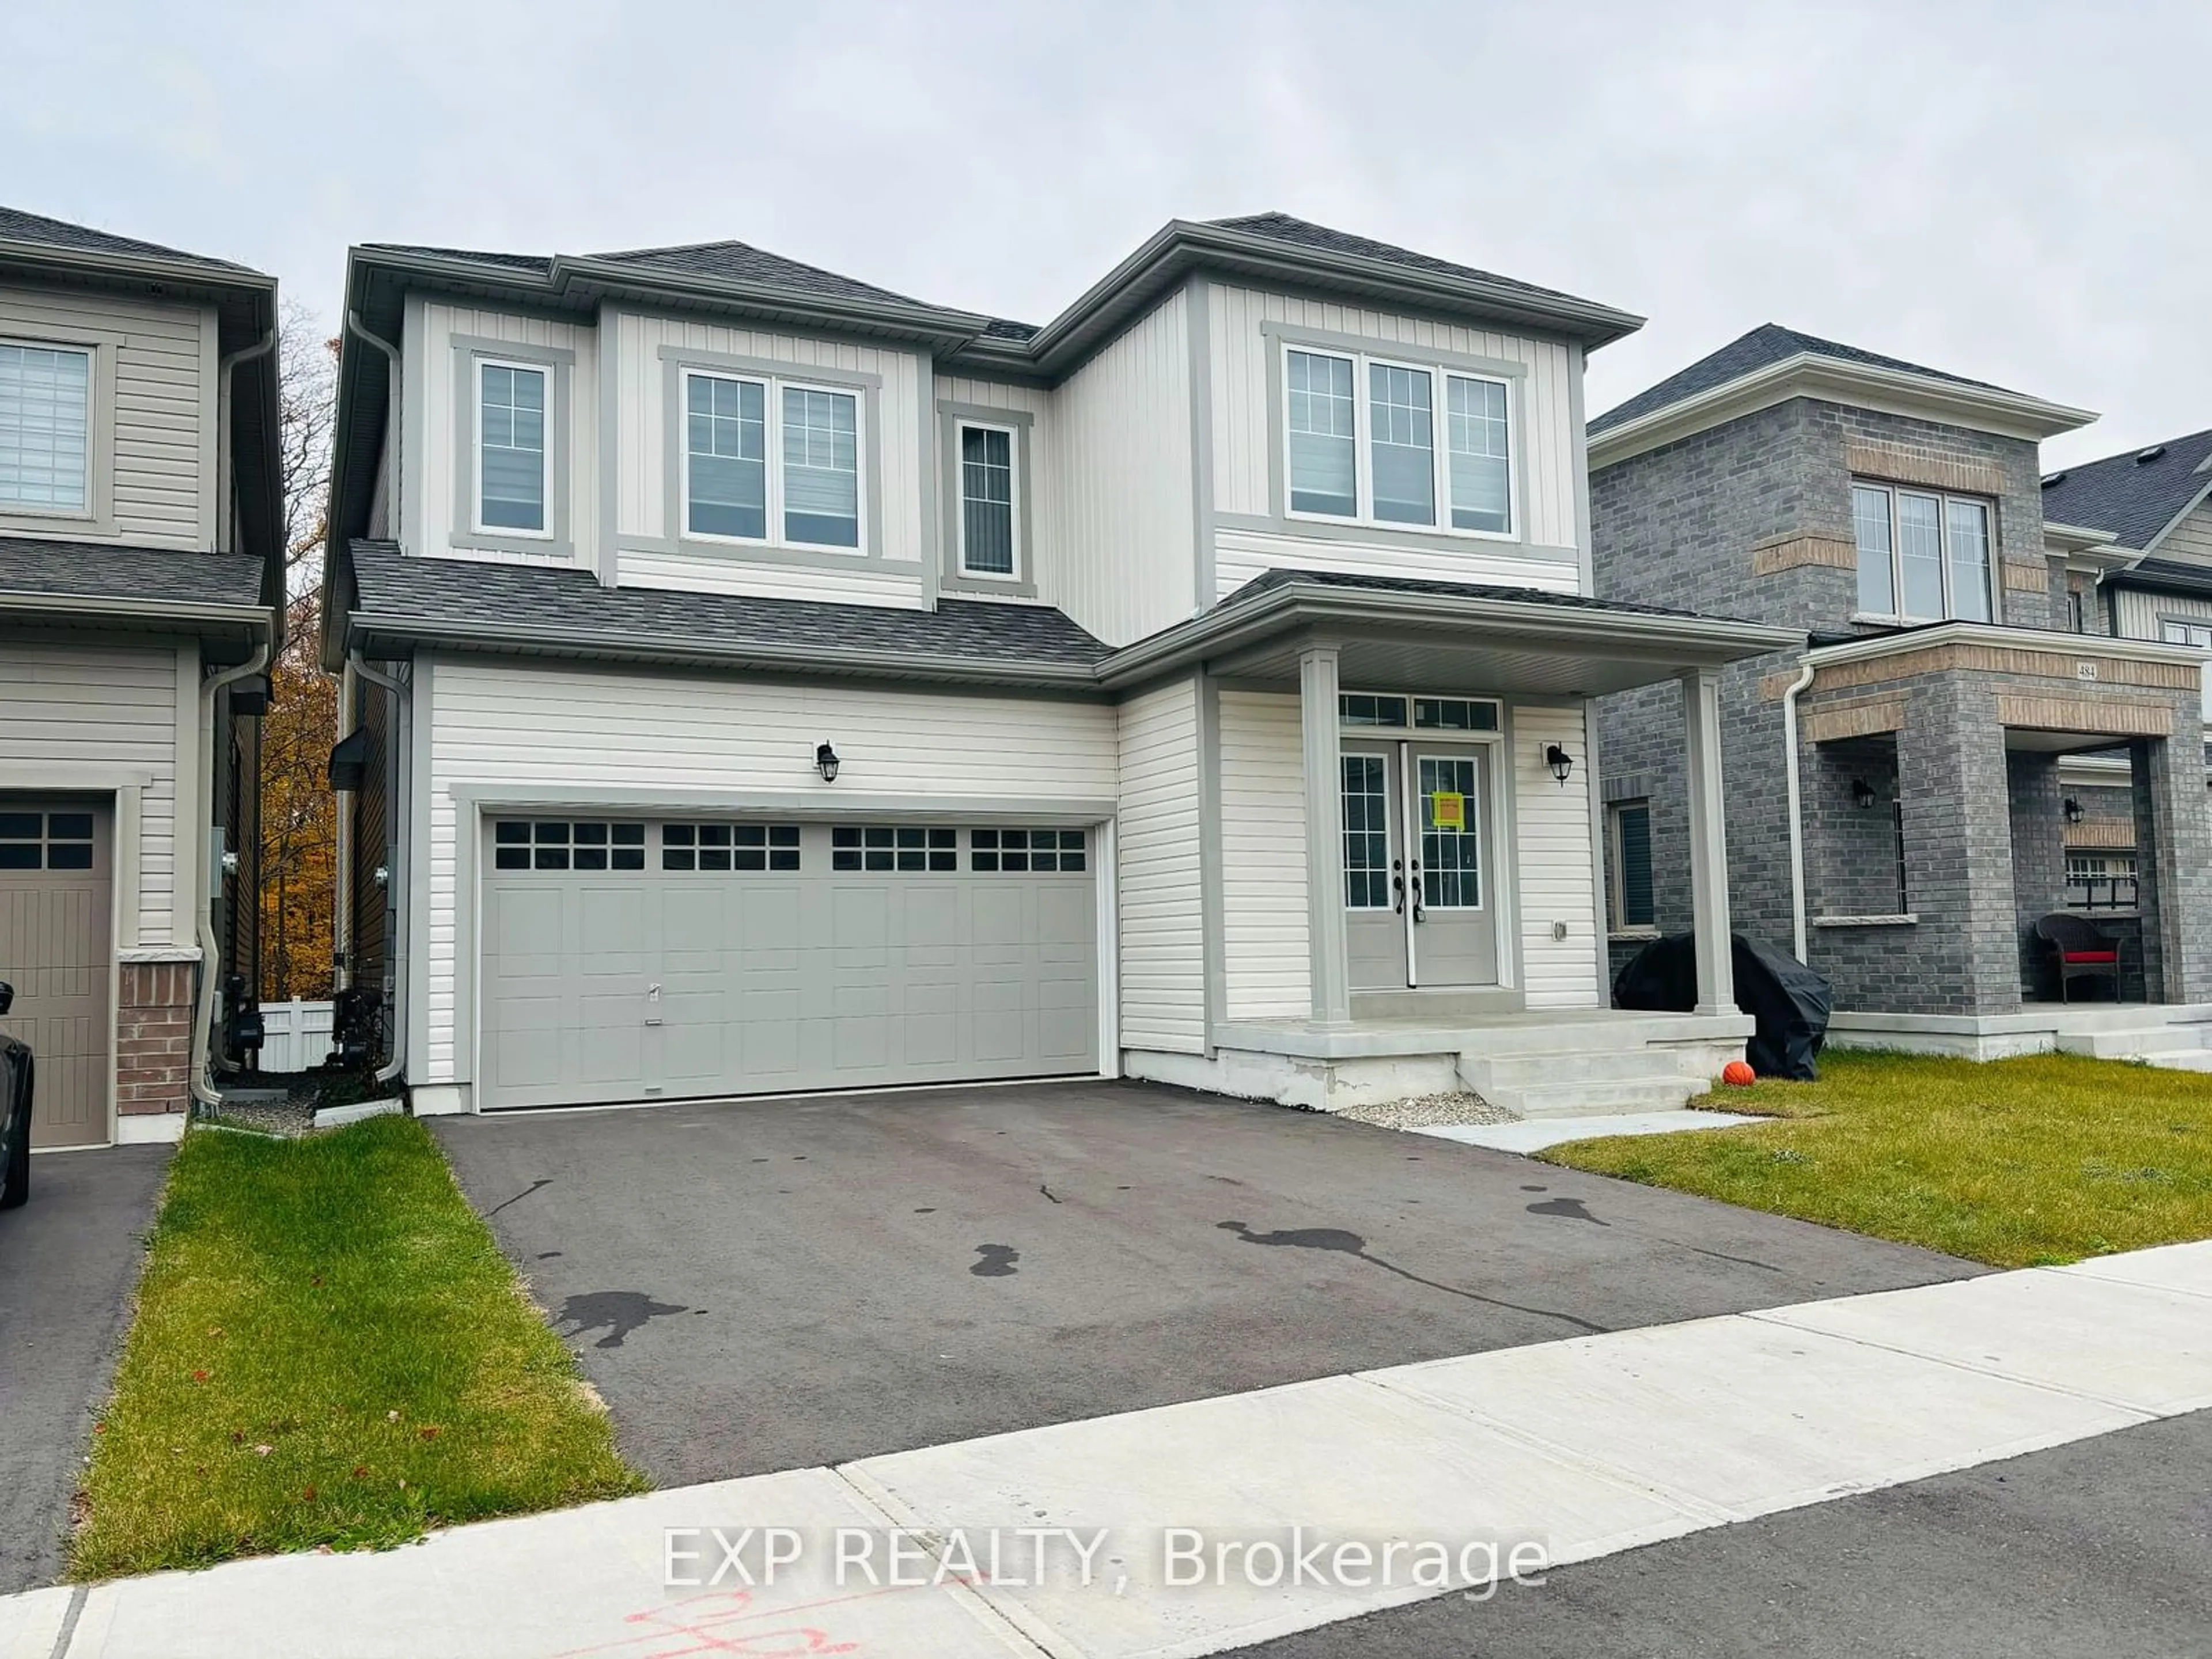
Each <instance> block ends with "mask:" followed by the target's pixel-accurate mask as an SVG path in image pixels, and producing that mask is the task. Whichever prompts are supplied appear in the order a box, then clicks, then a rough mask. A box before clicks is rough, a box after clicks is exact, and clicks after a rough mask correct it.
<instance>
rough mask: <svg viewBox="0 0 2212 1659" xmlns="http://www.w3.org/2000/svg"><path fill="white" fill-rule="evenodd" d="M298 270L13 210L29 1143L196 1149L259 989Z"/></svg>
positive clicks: (8, 787)
mask: <svg viewBox="0 0 2212 1659" xmlns="http://www.w3.org/2000/svg"><path fill="white" fill-rule="evenodd" d="M275 346H276V283H275V282H274V281H273V280H272V279H271V278H270V277H267V276H262V275H260V274H259V273H258V272H256V271H252V270H246V269H245V268H244V267H243V266H240V265H235V264H229V263H228V262H226V261H223V260H221V259H210V258H201V257H200V256H198V255H196V254H190V253H179V252H175V251H173V250H172V249H169V248H164V247H156V246H152V245H150V244H148V243H145V242H138V241H133V240H128V239H126V238H124V237H119V236H112V235H109V234H106V233H105V232H102V231H97V230H90V229H87V228H83V227H82V226H78V225H70V224H64V223H61V222H58V221H56V220H52V219H45V218H40V217H39V216H35V215H32V214H27V213H20V212H16V211H15V210H9V209H0V979H4V980H7V981H9V982H11V983H12V984H13V985H14V986H15V992H16V996H15V1007H14V1011H13V1012H12V1014H11V1015H10V1016H9V1020H8V1025H9V1030H12V1031H13V1032H15V1034H16V1035H17V1036H21V1037H22V1038H24V1039H25V1040H26V1041H27V1042H29V1043H30V1045H31V1047H32V1048H33V1050H34V1051H35V1053H36V1055H37V1063H38V1087H37V1099H36V1105H35V1110H34V1114H33V1133H32V1144H33V1146H37V1147H42V1148H52V1147H64V1146H101V1145H105V1144H106V1143H109V1142H111V1141H118V1140H120V1141H130V1140H142V1139H166V1138H173V1136H175V1135H176V1134H178V1133H180V1131H181V1129H182V1127H183V1124H184V1121H185V1113H186V1111H187V1109H188V1107H189V1103H190V1101H191V1097H192V1094H193V1091H195V1089H196V1088H197V1089H203V1090H204V1087H205V1083H204V1077H205V1073H206V1072H207V1070H208V1067H209V1064H210V1058H211V1057H212V1058H215V1059H220V1058H221V1057H222V1048H223V1045H224V1043H225V1042H226V1040H227V1030H226V1025H225V1023H224V1021H223V1020H222V1018H220V1016H221V1015H222V1012H223V1010H224V1005H225V1001H226V999H225V996H224V989H225V985H226V982H227V981H232V979H233V977H234V976H237V982H236V983H235V984H233V985H232V986H231V990H232V992H233V995H232V996H231V998H230V999H229V1001H230V1002H232V1003H236V1002H237V1001H239V1000H241V997H240V992H241V989H242V992H243V1000H251V987H252V982H253V976H254V974H255V972H256V971H257V960H256V957H257V951H256V940H257V923H258V905H257V903H256V902H255V898H254V867H255V860H254V850H255V840H256V835H257V819H256V815H255V805H256V802H257V801H258V770H257V759H256V757H257V755H258V747H257V736H258V725H257V720H256V717H257V716H258V714H259V713H260V712H261V710H262V709H263V708H264V707H265V706H266V702H267V698H268V681H267V678H266V677H265V675H264V672H263V670H264V668H265V666H266V665H267V663H268V660H269V653H270V649H271V648H272V647H273V646H274V644H275V642H276V629H278V627H279V626H280V625H281V618H282V605H281V599H282V595H283V548H282V545H281V544H282V542H283V505H282V501H281V499H280V489H281V486H280V482H279V476H278V467H277V461H276V456H277V424H278V418H277V376H276V356H275Z"/></svg>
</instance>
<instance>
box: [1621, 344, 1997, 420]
mask: <svg viewBox="0 0 2212 1659" xmlns="http://www.w3.org/2000/svg"><path fill="white" fill-rule="evenodd" d="M1803 354H1810V355H1811V356H1816V357H1832V358H1834V359H1835V360H1836V361H1837V362H1843V363H1855V364H1857V365H1858V366H1860V367H1861V368H1887V369H1893V370H1896V371H1897V372H1899V373H1900V374H1918V375H1921V376H1923V378H1925V379H1928V380H1943V381H1947V382H1948V383H1949V384H1950V385H1952V386H1972V387H1974V388H1976V389H1977V390H1978V391H1982V392H2004V390H2005V389H2004V388H2003V387H2002V386H1991V385H1990V383H1989V382H1988V381H1987V380H1968V379H1966V376H1964V375H1963V374H1945V373H1944V372H1943V371H1942V369H1940V368H1927V367H1925V366H1924V365H1923V364H1920V363H1908V362H1905V360H1904V359H1903V358H1901V357H1885V356H1882V355H1881V353H1880V352H1878V351H1864V350H1862V349H1859V348H1858V347H1857V346H1850V345H1843V344H1840V343H1838V342H1836V341H1834V340H1823V339H1821V338H1820V337H1818V336H1816V335H1811V334H1801V333H1799V332H1798V331H1796V329H1794V328H1784V327H1783V326H1782V325H1780V324H1779V323H1762V324H1760V325H1759V326H1758V327H1757V328H1754V329H1753V330H1752V331H1751V332H1750V333H1748V334H1746V335H1742V336H1741V337H1738V338H1736V339H1734V340H1731V341H1729V343H1727V344H1726V345H1724V346H1723V347H1722V348H1721V349H1719V350H1718V351H1716V352H1714V353H1712V354H1711V356H1705V357H1700V358H1699V359H1698V361H1697V362H1694V363H1692V364H1691V365H1690V366H1689V367H1688V368H1684V369H1678V370H1676V371H1675V372H1674V374H1669V375H1668V377H1667V378H1666V379H1665V380H1662V381H1660V382H1659V384H1658V385H1656V386H1650V387H1648V388H1646V389H1645V390H1644V391H1642V392H1638V393H1637V394H1636V395H1635V396H1634V397H1633V398H1630V399H1629V400H1628V401H1627V402H1626V403H1624V404H1617V405H1615V406H1614V407H1613V408H1612V409H1608V410H1606V412H1605V413H1604V414H1602V415H1600V416H1597V417H1596V418H1595V420H1593V421H1592V422H1590V423H1589V429H1590V431H1591V432H1592V433H1593V434H1595V433H1600V432H1603V431H1606V430H1607V429H1608V428H1613V427H1616V426H1620V425H1622V424H1623V423H1625V422H1629V421H1633V420H1636V419H1638V417H1639V416H1645V415H1649V414H1651V413H1653V412H1654V411H1655V410H1662V409H1666V408H1668V407H1670V406H1671V405H1673V404H1679V403H1684V402H1686V401H1687V400H1688V399H1690V398H1694V397H1696V396H1698V394H1699V393H1700V392H1711V391H1712V390H1713V389H1714V388H1715V387H1717V386H1726V385H1727V384H1728V383H1729V381H1731V380H1741V379H1742V378H1743V377H1744V376H1745V375H1747V374H1753V373H1754V372H1756V371H1757V370H1759V369H1762V368H1766V367H1767V366H1768V365H1769V364H1771V363H1778V362H1783V361H1784V360H1785V359H1787V358H1790V357H1796V356H1801V355H1803ZM2005 395H2006V396H2008V397H2013V396H2017V395H2018V394H2017V393H2013V392H2005Z"/></svg>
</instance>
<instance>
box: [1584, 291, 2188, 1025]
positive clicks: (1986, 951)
mask: <svg viewBox="0 0 2212 1659" xmlns="http://www.w3.org/2000/svg"><path fill="white" fill-rule="evenodd" d="M2091 418H2093V417H2092V416H2090V415H2088V414H2087V413H2086V412H2085V411H2081V410H2072V409H2068V408H2064V407H2062V406H2060V405H2057V404H2051V403H2047V402H2045V401H2043V400H2041V399H2038V398H2030V397H2026V396H2023V395H2021V394H2020V393H2017V392H2008V391H2005V390H2002V388H1999V387H1996V386H1989V385H1985V384H1983V383H1980V382H1978V381H1973V380H1964V379H1961V378H1960V377H1958V376H1956V375H1952V374H1944V373H1942V372H1940V371H1937V370H1934V369H1929V368H1921V367H1919V366H1917V365H1914V364H1911V363H1906V362H1900V361H1899V360H1897V359H1894V358H1888V357H1883V356H1877V355H1875V354H1873V353H1870V352H1866V351H1862V350H1859V349H1856V348H1852V347H1849V346H1844V345H1838V344H1836V343H1832V342H1830V341H1825V340H1820V339H1815V338H1814V337H1810V336H1807V335H1803V334H1799V333H1796V332H1795V331H1790V330H1788V329H1784V328H1779V327H1777V326H1774V325H1767V326H1765V327H1762V328H1759V329H1756V330H1753V331H1752V332H1751V333H1749V334H1747V335H1745V336H1744V337H1742V338H1741V339H1739V340H1737V341H1735V342H1734V343H1731V344H1729V345H1728V346H1726V347H1723V349H1721V350H1719V351H1717V352H1715V353H1714V354H1712V355H1711V356H1708V357H1706V358H1704V359H1703V360H1701V361H1699V362H1696V363H1693V364H1692V365H1691V366H1690V367H1689V368H1686V369H1684V370H1682V371H1681V372H1680V373H1679V374H1674V375H1673V376H1671V377H1669V378H1668V379H1667V380H1663V381H1662V382H1661V383H1660V384H1658V385H1657V386H1653V387H1651V388H1650V390H1649V391H1646V392H1643V393H1641V394H1639V395H1638V396H1637V397H1635V398H1631V399H1629V400H1628V401H1627V402H1626V403H1625V404H1621V405H1620V407H1619V408H1617V409H1614V410H1612V411H1610V412H1609V413H1607V414H1605V415H1603V416H1599V417H1598V418H1597V419H1595V420H1594V421H1592V422H1590V496H1591V520H1592V540H1593V544H1594V550H1595V551H1594V557H1595V579H1596V586H1597V591H1598V592H1599V593H1600V594H1601V596H1602V597H1604V598H1607V599H1613V600H1617V601H1629V602H1644V603H1654V602H1656V603H1665V604H1670V605H1685V606H1692V607H1695V608H1696V609H1698V610H1699V611H1704V612H1705V613H1708V614H1715V615H1724V616H1734V617H1741V618H1744V619H1745V620H1747V621H1750V622H1758V623H1779V624H1783V625H1785V626H1788V627H1790V628H1796V629H1804V630H1805V631H1806V632H1807V633H1808V635H1810V636H1811V644H1810V647H1809V648H1808V649H1807V650H1805V651H1804V652H1802V653H1800V652H1796V651H1790V652H1784V653H1775V654H1773V655H1770V656H1767V657H1764V658H1759V659H1754V660H1751V661H1747V662H1744V663H1741V664H1738V665H1735V666H1733V667H1730V668H1729V669H1727V670H1724V671H1723V676H1722V690H1721V699H1720V702H1721V720H1722V732H1721V740H1722V745H1723V760H1724V764H1725V768H1726V775H1727V777H1728V779H1729V799H1728V803H1727V809H1726V814H1725V819H1726V829H1727V839H1728V846H1727V852H1728V869H1729V902H1730V908H1731V914H1732V919H1733V922H1734V925H1735V928H1736V929H1737V931H1739V932H1741V933H1747V934H1751V935H1753V936H1755V937H1759V938H1761V939H1766V940H1769V941H1771V942H1773V943H1776V944H1778V945H1784V946H1786V947H1788V948H1790V949H1791V950H1792V951H1793V952H1794V954H1796V955H1797V956H1798V957H1801V958H1802V959H1804V960H1806V961H1808V962H1809V963H1812V965H1814V967H1816V968H1818V969H1820V970H1821V971H1822V972H1823V973H1825V974H1826V975H1828V976H1829V978H1830V979H1831V980H1832V982H1833V984H1834V986H1835V990H1836V1000H1837V1006H1838V1009H1839V1010H1843V1011H1848V1012H1850V1013H1851V1014H1853V1015H1855V1016H1860V1015H1863V1016H1868V1017H1870V1018H1875V1017H1878V1018H1875V1028H1876V1029H1893V1030H1910V1031H1911V1032H1913V1033H1916V1034H1917V1036H1921V1037H1929V1042H1927V1044H1926V1045H1925V1046H1943V1045H1944V1044H1948V1045H1949V1046H1954V1047H1958V1048H1961V1049H1963V1050H1964V1051H1967V1052H1976V1053H1990V1052H1996V1051H1997V1050H1998V1049H1999V1048H2002V1046H2003V1044H2002V1043H1997V1042H1994V1040H1993V1039H1992V1038H1991V1036H1990V1033H1991V1032H1992V1031H1994V1030H1996V1029H1997V1028H1996V1026H1993V1025H1991V1024H1990V1022H1991V1021H1992V1020H1995V1021H1997V1022H1999V1023H2000V1024H2002V1021H2003V1020H2004V1019H2005V1018H2008V1017H2012V1016H2016V1015H2018V1014H2019V1012H2020V1011H2021V1008H2022V1006H2023V1005H2024V1004H2030V1003H2034V1002H2037V1001H2039V1000H2042V999H2045V998H2048V997H2055V996H2056V995H2057V987H2056V985H2055V981H2053V980H2052V979H2051V964H2050V963H2049V962H2048V961H2047V957H2048V954H2049V953H2048V949H2047V947H2046V946H2045V945H2043V944H2042V943H2041V942H2040V941H2039V939H2037V937H2036V934H2035V924H2036V922H2037V921H2038V919H2039V918H2040V917H2041V916H2043V915H2045V914H2047V913H2050V912H2052V911H2056V910H2059V909H2062V908H2065V906H2066V904H2067V900H2068V879H2067V878H2068V870H2067V829H2068V823H2067V819H2068V812H2067V809H2066V805H2065V802H2066V800H2067V799H2069V797H2068V794H2067V792H2066V789H2065V787H2064V786H2063V783H2062V775H2061V768H2062V766H2063V765H2064V764H2066V763H2067V761H2066V757H2069V756H2074V755H2078V754H2086V753H2101V754H2103V755H2106V757H2117V760H2118V775H2117V776H2116V777H2115V778H2114V779H2113V780H2112V781H2113V782H2114V783H2115V784H2116V785H2117V787H2118V799H2120V800H2122V801H2124V803H2125V807H2124V812H2123V813H2122V814H2121V816H2124V818H2125V819H2126V820H2127V821H2128V823H2130V827H2131V829H2132V832H2133V833H2132V842H2133V845H2134V847H2135V848H2136V849H2137V870H2138V873H2139V875H2140V890H2139V892H2138V893H2137V895H2136V899H2137V902H2136V904H2135V905H2133V906H2131V907H2124V908H2110V909H2108V910H2107V911H2106V914H2105V915H2101V916H2100V919H2099V920H2100V925H2104V926H2106V927H2109V928H2110V929H2111V930H2112V931H2113V932H2114V933H2117V934H2119V935H2121V936H2123V937H2124V941H2125V942H2124V945H2123V946H2122V951H2121V954H2122V961H2123V964H2124V974H2125V977H2126V981H2127V982H2126V984H2125V985H2124V991H2125V992H2126V993H2127V994H2130V996H2134V997H2147V998H2148V999H2149V1000H2160V1001H2166V1002H2196V1001H2199V1000H2212V927H2208V924H2212V826H2208V817H2207V810H2206V800H2205V791H2204V787H2203V781H2204V780H2203V768H2202V765H2201V754H2202V747H2201V745H2202V736H2201V704H2200V700H2199V699H2200V692H2199V679H2200V659H2199V657H2198V655H2197V653H2195V652H2193V651H2192V650H2191V649H2190V648H2188V647H2187V646H2185V645H2176V644H2169V643H2166V642H2162V641H2140V642H2138V641H2133V640H2123V639H2119V638H2116V637H2113V635H2114V633H2115V630H2114V629H2112V626H2111V622H2110V617H2111V614H2112V613H2111V611H2110V610H2109V609H2108V608H2107V607H2106V606H2104V605H2101V604H2100V600H2101V599H2102V598H2103V595H2102V594H2101V592H2100V587H2101V586H2102V585H2103V584H2105V583H2106V581H2107V580H2109V579H2110V578H2111V577H2112V573H2113V572H2114V571H2115V570H2116V569H2117V568H2121V567H2124V566H2125V565H2126V564H2127V563H2129V562H2130V558H2131V557H2132V556H2131V555H2130V554H2129V553H2128V552H2127V551H2126V550H2124V549H2119V548H2116V547H2115V546H2114V545H2113V544H2112V538H2111V537H2110V536H2108V535H2106V534H2104V533H2102V532H2099V531H2096V530H2094V529H2093V528H2080V527H2077V526H2074V525H2071V524H2067V523H2061V522H2052V523H2050V524H2046V522H2045V490H2044V489H2043V487H2042V481H2041V479H2040V477H2039V461H2038V451H2037V446H2038V444H2039V441H2040V440H2042V439H2044V438H2046V437H2050V436H2051V435H2055V434H2057V433H2060V432H2064V431H2068V430H2070V429H2072V428H2076V427H2079V426H2081V425H2082V424H2084V423H2086V422H2087V421H2089V420H2090V419H2091ZM2206 573H2207V575H2208V577H2212V562H2208V564H2207V566H2206ZM2206 592H2208V594H2212V580H2208V581H2207V584H2206ZM2207 610H2208V616H2212V606H2208V607H2207ZM2092 636H2094V637H2092ZM1599 731H1600V740H1599V745H1598V748H1599V756H1600V778H1601V793H1602V796H1603V801H1604V811H1605V814H1606V826H1605V827H1606V835H1607V843H1608V848H1609V856H1610V860H1611V863H1612V868H1613V881H1612V883H1611V884H1610V885H1611V894H1610V907H1611V915H1610V916H1609V917H1608V921H1609V924H1610V929H1611V933H1612V938H1613V957H1614V960H1615V962H1616V963H1619V962H1620V961H1621V960H1624V959H1625V958H1626V957H1627V956H1628V955H1629V954H1632V952H1633V951H1634V950H1635V949H1636V948H1638V945H1639V943H1640V942H1641V940H1643V939H1646V938H1649V937H1650V936H1652V935H1654V934H1656V933H1661V932H1667V933H1673V932H1678V931H1680V929H1681V927H1682V925H1683V921H1684V918H1685V915H1686V906H1687V903H1688V896H1689V880H1688V873H1687V872H1688V864H1689V860H1688V841H1689V828H1688V826H1689V805H1688V802H1687V800H1686V797H1685V792H1684V788H1683V785H1682V781H1681V767H1682V758H1683V746H1682V741H1681V737H1680V733H1681V731H1682V726H1681V714H1680V711H1679V693H1678V692H1677V691H1676V690H1675V689H1674V687H1671V686H1655V687H1649V688H1644V689H1642V690H1635V691H1630V692H1624V693H1621V694H1620V695H1618V696H1612V697H1608V698H1606V699H1604V700H1603V701H1602V702H1601V712H1600V720H1599ZM1893 1017H1897V1018H1896V1019H1894V1020H1893ZM1883 1021H1891V1022H1892V1023H1891V1024H1889V1025H1887V1026H1885V1025H1884V1024H1882V1022H1883ZM1899 1022H1901V1023H1899ZM1850 1024H1852V1022H1851V1021H1845V1022H1844V1025H1845V1026H1847V1027H1848V1026H1849V1025H1850ZM2007 1029H2009V1028H2007ZM1930 1033H1934V1034H1936V1035H1937V1036H1941V1037H1942V1043H1938V1042H1936V1041H1935V1038H1934V1037H1931V1036H1929V1034H1930ZM2027 1046H2033V1045H2027ZM2043 1046H2048V1045H2047V1044H2045V1045H2043Z"/></svg>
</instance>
